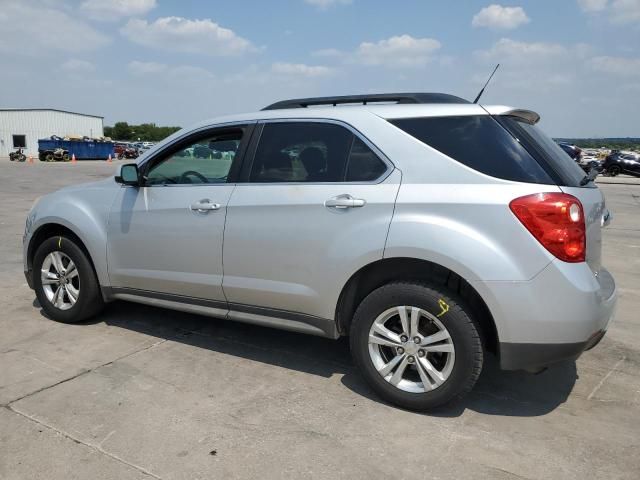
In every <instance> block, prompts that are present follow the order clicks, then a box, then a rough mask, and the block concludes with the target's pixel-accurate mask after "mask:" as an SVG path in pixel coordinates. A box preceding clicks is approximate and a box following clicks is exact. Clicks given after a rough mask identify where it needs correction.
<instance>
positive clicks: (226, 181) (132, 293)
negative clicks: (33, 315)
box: [24, 93, 616, 410]
mask: <svg viewBox="0 0 640 480" xmlns="http://www.w3.org/2000/svg"><path fill="white" fill-rule="evenodd" d="M391 102H398V104H392V103H391ZM344 103H347V104H354V103H361V104H362V105H360V106H353V105H352V106H348V107H345V106H341V105H342V104H344ZM314 105H328V106H330V105H334V107H333V108H330V107H327V108H306V107H308V106H314ZM538 120H539V116H538V114H536V113H535V112H532V111H528V110H523V109H516V108H510V107H504V106H482V107H481V106H479V105H476V104H471V103H469V102H467V101H465V100H463V99H461V98H458V97H454V96H451V95H445V94H424V93H423V94H383V95H360V96H349V97H328V98H319V99H318V98H315V99H300V100H288V101H283V102H278V103H276V104H273V105H271V106H269V107H267V108H265V109H263V110H262V111H260V112H257V113H253V114H245V115H236V116H231V117H223V118H218V119H214V120H210V121H206V122H203V123H201V124H200V125H198V126H196V127H194V128H192V129H188V130H181V131H179V132H177V133H176V134H174V135H172V136H171V137H169V138H168V139H166V140H164V141H163V142H161V143H159V144H158V145H156V146H154V148H153V149H152V150H151V151H149V152H148V153H147V154H146V155H145V156H144V157H142V158H141V159H139V160H138V162H137V163H130V164H126V165H122V166H120V168H119V171H118V173H117V175H116V176H115V181H114V179H113V178H111V179H106V180H103V181H99V182H94V183H90V184H85V185H81V186H77V187H67V188H65V189H63V190H60V191H58V192H55V193H52V194H49V195H46V196H44V197H42V198H41V199H40V200H39V201H37V202H36V203H35V205H34V206H33V208H32V209H31V211H30V212H29V214H28V216H27V221H26V229H25V233H24V271H25V276H26V278H27V282H28V284H29V285H30V286H31V287H32V288H33V289H34V290H35V294H36V296H37V298H38V301H39V304H40V305H41V306H42V308H43V310H44V312H45V313H46V315H48V316H49V317H50V318H52V319H55V320H58V321H61V322H80V321H83V320H86V319H87V318H89V317H91V316H93V315H96V314H98V313H99V312H100V310H101V309H102V307H103V305H104V304H105V303H106V302H110V301H112V300H116V299H122V300H129V301H132V302H140V303H146V304H152V305H155V306H164V307H166V308H171V309H176V310H183V311H188V312H195V313H201V314H204V315H210V316H213V317H222V318H227V319H231V320H237V321H240V322H248V323H254V324H258V325H264V326H270V327H278V328H282V329H287V330H293V331H296V332H301V333H309V334H312V335H320V336H323V337H328V338H333V339H335V338H338V337H340V336H349V337H350V345H351V352H352V355H353V358H354V361H355V364H356V365H357V366H358V368H359V371H360V372H361V374H362V375H363V377H364V378H365V380H366V381H367V382H368V383H369V384H370V385H371V387H372V389H373V390H374V391H375V392H376V393H377V394H378V395H380V397H381V398H383V399H384V400H386V401H388V402H392V403H395V404H397V405H400V406H402V407H404V408H409V409H416V410H426V409H432V408H435V407H437V406H440V405H443V404H445V403H447V402H450V401H453V400H455V399H458V398H460V397H462V396H463V395H465V394H466V393H467V392H469V391H470V390H471V389H472V388H473V386H474V384H475V383H476V380H477V379H478V376H479V375H480V372H481V371H482V368H483V364H484V362H485V358H486V356H487V355H489V354H495V355H497V357H498V359H499V362H500V365H501V367H502V368H503V369H505V370H519V369H524V370H528V371H532V372H537V371H540V370H541V369H544V368H545V367H547V366H548V365H551V364H554V363H555V362H558V361H561V360H569V359H575V358H577V357H578V356H580V355H581V354H582V352H583V351H584V350H587V349H590V348H592V347H594V346H595V345H596V344H597V343H598V342H599V341H600V339H601V338H602V337H603V336H604V334H605V332H606V330H607V328H608V326H609V323H610V321H611V319H612V315H613V311H614V307H615V303H616V288H615V283H614V280H613V278H612V276H611V275H610V274H609V272H608V271H607V270H606V269H605V268H604V267H603V265H602V259H601V253H602V252H601V227H602V226H606V225H607V224H608V222H609V219H610V216H609V212H608V211H607V209H606V207H605V201H604V197H603V195H602V192H601V191H600V190H599V189H598V188H597V187H596V185H595V184H594V183H593V182H592V181H590V179H589V178H588V177H585V175H584V173H583V172H582V170H581V169H580V168H579V167H578V166H577V165H576V164H575V163H574V162H567V161H566V156H565V153H564V152H563V151H562V150H561V148H560V147H558V146H557V145H556V143H555V142H553V141H552V140H551V139H550V138H549V137H547V136H546V135H545V134H544V133H542V131H541V130H539V128H538V127H537V126H536V125H535V124H536V123H537V122H538ZM462 133H464V134H462ZM230 142H232V143H230ZM196 145H207V147H208V148H209V149H210V150H212V151H220V150H225V151H226V152H227V154H225V155H221V156H220V157H219V158H216V157H215V156H213V155H212V156H211V157H207V158H204V159H203V158H196V157H195V156H191V155H186V154H185V152H187V151H189V149H190V148H192V147H193V148H194V149H195V146H196ZM221 145H222V146H224V148H222V147H221ZM231 145H234V147H233V150H231V151H229V150H228V149H229V148H230V146H231ZM167 186H170V187H171V188H167ZM185 207H186V208H185ZM223 264H224V270H223Z"/></svg>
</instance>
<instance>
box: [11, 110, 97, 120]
mask: <svg viewBox="0 0 640 480" xmlns="http://www.w3.org/2000/svg"><path fill="white" fill-rule="evenodd" d="M0 112H59V113H70V114H72V115H80V116H82V117H93V118H102V119H104V117H102V116H100V115H91V114H88V113H78V112H70V111H68V110H59V109H57V108H0Z"/></svg>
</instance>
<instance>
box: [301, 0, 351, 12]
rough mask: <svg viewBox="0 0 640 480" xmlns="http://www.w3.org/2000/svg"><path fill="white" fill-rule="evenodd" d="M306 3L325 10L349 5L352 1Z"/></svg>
mask: <svg viewBox="0 0 640 480" xmlns="http://www.w3.org/2000/svg"><path fill="white" fill-rule="evenodd" d="M304 3H308V4H309V5H313V6H314V7H318V8H320V9H323V10H324V9H327V8H329V7H333V6H334V5H349V4H350V3H351V0H304Z"/></svg>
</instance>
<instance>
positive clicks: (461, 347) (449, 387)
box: [350, 282, 483, 411]
mask: <svg viewBox="0 0 640 480" xmlns="http://www.w3.org/2000/svg"><path fill="white" fill-rule="evenodd" d="M439 302H445V305H447V307H448V308H447V310H446V313H444V314H443V313H442V312H443V311H444V309H443V307H442V303H439ZM399 305H407V306H415V307H418V308H421V309H423V310H425V311H426V312H429V313H431V314H432V315H434V316H437V315H438V314H441V316H439V317H438V320H439V321H440V322H441V323H442V324H443V325H444V327H445V328H446V329H447V331H448V333H449V335H450V337H451V340H452V341H453V344H454V348H455V361H454V364H453V368H452V370H451V373H450V375H449V377H448V378H447V380H446V381H445V382H444V383H443V384H442V385H440V386H439V387H437V388H435V389H433V390H430V391H427V392H423V393H411V392H407V391H404V390H400V389H399V388H397V387H395V386H394V385H392V384H391V383H389V382H388V381H387V380H385V379H384V378H383V377H382V375H381V374H380V373H379V372H378V371H377V370H376V368H375V366H374V364H373V361H372V359H371V356H370V355H369V331H370V329H371V326H372V324H373V322H374V321H375V319H376V318H377V317H378V316H379V315H380V314H381V313H383V312H385V311H386V310H388V309H390V308H392V307H395V306H399ZM468 311H469V309H468V308H467V307H466V306H465V305H464V302H463V300H462V299H461V298H460V297H458V296H457V295H456V294H455V293H452V292H451V291H449V290H447V289H446V288H445V287H444V286H440V285H430V284H424V283H404V282H397V283H390V284H387V285H384V286H382V287H380V288H378V289H377V290H374V291H373V292H371V293H370V294H369V295H368V296H367V297H366V298H365V299H364V300H363V301H362V303H360V305H359V306H358V308H357V310H356V312H355V314H354V317H353V321H352V323H351V329H350V344H351V354H352V356H353V359H354V361H355V363H356V365H357V366H358V368H359V370H360V372H361V374H362V375H363V376H364V378H365V380H366V381H367V383H368V384H369V385H370V386H371V388H372V389H373V390H374V391H375V392H376V393H377V394H378V395H379V396H380V397H381V398H382V399H383V400H385V401H387V402H389V403H392V404H395V405H398V406H400V407H402V408H406V409H409V410H417V411H426V410H432V409H435V408H437V407H439V406H442V405H444V404H447V403H450V402H452V401H455V400H458V399H460V398H462V397H463V396H464V395H466V394H467V393H468V392H469V391H470V390H471V389H472V388H473V386H474V385H475V383H476V381H477V379H478V377H479V376H480V372H481V371H482V364H483V347H482V341H481V338H480V334H479V328H478V327H477V326H476V324H475V323H474V321H473V320H472V319H471V317H470V316H469V314H468V313H467V312H468ZM414 368H415V367H414Z"/></svg>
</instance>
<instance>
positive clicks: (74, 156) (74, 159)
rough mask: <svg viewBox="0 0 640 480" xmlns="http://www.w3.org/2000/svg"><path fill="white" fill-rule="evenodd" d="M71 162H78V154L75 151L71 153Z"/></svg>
mask: <svg viewBox="0 0 640 480" xmlns="http://www.w3.org/2000/svg"><path fill="white" fill-rule="evenodd" d="M71 163H76V154H75V153H72V154H71Z"/></svg>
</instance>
